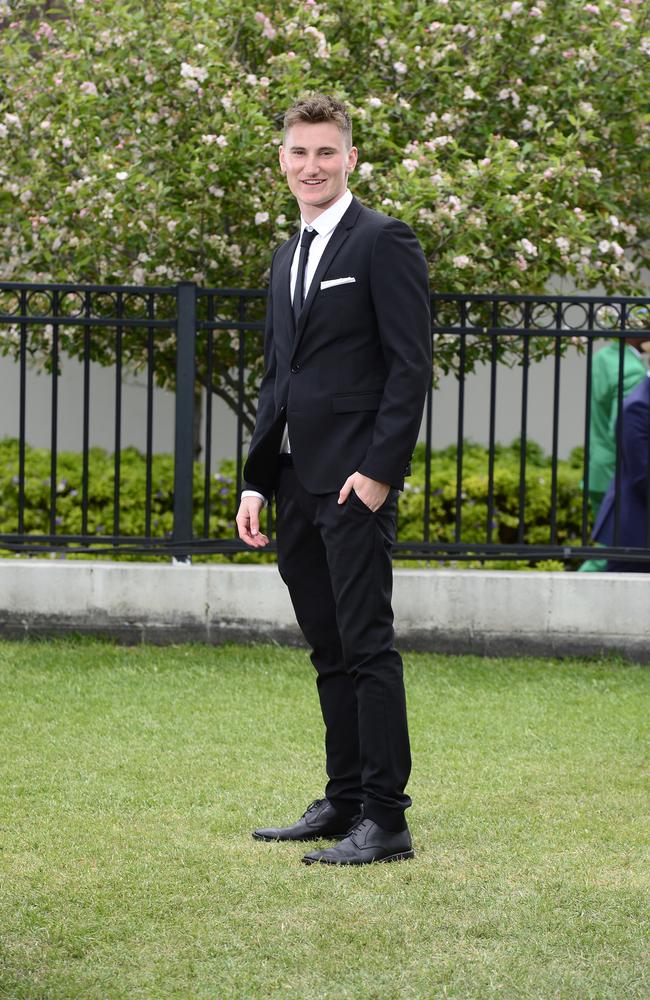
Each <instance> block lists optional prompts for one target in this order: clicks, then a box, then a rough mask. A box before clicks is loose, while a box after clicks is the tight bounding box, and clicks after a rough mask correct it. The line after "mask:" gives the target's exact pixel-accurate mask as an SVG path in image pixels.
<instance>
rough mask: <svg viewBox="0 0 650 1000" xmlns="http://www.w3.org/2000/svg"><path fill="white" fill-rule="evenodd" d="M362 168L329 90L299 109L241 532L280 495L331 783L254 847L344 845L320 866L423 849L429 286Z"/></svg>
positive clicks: (287, 132)
mask: <svg viewBox="0 0 650 1000" xmlns="http://www.w3.org/2000/svg"><path fill="white" fill-rule="evenodd" d="M356 162H357V149H356V148H355V147H354V146H353V145H352V132H351V120H350V116H349V114H348V112H347V110H346V108H345V106H344V105H342V104H340V103H339V102H338V101H335V100H333V99H332V98H330V97H327V96H325V95H320V94H319V95H315V96H313V97H307V98H304V99H302V100H300V101H299V102H298V103H297V104H295V105H294V106H293V107H292V108H290V109H289V111H288V112H287V114H286V115H285V119H284V142H283V144H282V146H281V147H280V168H281V170H282V172H283V173H284V174H285V176H286V178H287V181H288V184H289V188H290V190H291V192H292V193H293V195H294V196H295V198H296V201H297V203H298V207H299V209H300V215H301V220H300V232H299V233H297V234H296V235H295V236H294V237H292V238H291V239H290V240H289V241H288V242H286V243H285V244H283V245H282V246H280V247H279V248H278V249H277V250H276V251H275V254H274V255H273V260H272V264H271V274H270V284H269V296H268V310H267V320H266V331H265V373H264V376H263V379H262V382H261V387H260V395H259V404H258V411H257V420H256V425H255V430H254V433H253V436H252V440H251V445H250V451H249V455H248V460H247V462H246V465H245V468H244V476H245V480H246V489H245V490H244V491H243V493H242V499H241V504H240V508H239V511H238V514H237V526H238V531H239V536H240V538H242V539H243V540H244V541H245V542H246V543H247V544H248V545H250V546H252V547H255V548H260V547H263V546H265V545H266V544H267V543H268V538H267V537H266V536H265V535H264V534H263V533H262V532H261V531H260V526H259V518H260V511H261V508H262V507H263V506H264V504H265V503H266V502H267V501H268V500H269V499H270V498H271V496H274V497H275V503H276V535H277V548H278V568H279V571H280V574H281V576H282V578H283V580H284V582H285V583H286V584H287V587H288V589H289V594H290V597H291V600H292V603H293V607H294V610H295V613H296V618H297V620H298V624H299V625H300V628H301V630H302V633H303V635H304V636H305V639H306V640H307V643H308V644H309V646H310V648H311V659H312V662H313V664H314V667H315V668H316V683H317V688H318V694H319V698H320V704H321V710H322V714H323V719H324V722H325V750H326V769H327V775H328V781H327V785H326V788H325V795H324V797H323V798H319V799H316V800H315V801H314V802H313V803H312V804H311V805H310V806H309V807H308V809H307V810H306V812H305V813H304V814H303V815H302V817H301V818H300V819H299V820H298V821H297V822H296V823H293V824H292V825H290V826H287V827H268V828H263V829H259V830H256V831H255V832H254V834H253V836H254V837H256V838H257V839H262V840H271V841H275V840H280V841H283V840H289V841H291V840H294V841H296V840H299V841H304V840H316V839H320V838H331V839H338V840H339V843H338V844H337V845H335V846H333V847H329V848H327V849H324V850H318V851H314V852H312V853H310V854H307V855H305V857H304V858H303V860H304V861H305V863H307V864H312V863H314V862H319V863H323V864H367V863H370V862H373V861H392V860H398V859H406V858H410V857H412V856H413V848H412V843H411V837H410V833H409V830H408V826H407V823H406V820H405V815H404V814H405V810H406V809H407V808H408V806H410V804H411V799H410V797H409V796H408V795H407V794H406V792H405V787H406V784H407V781H408V777H409V773H410V768H411V756H410V747H409V737H408V726H407V716H406V700H405V694H404V682H403V676H402V660H401V658H400V655H399V653H398V652H397V651H396V649H395V647H394V644H393V643H394V636H393V612H392V607H391V595H392V563H391V549H392V545H393V543H394V540H395V530H396V511H397V494H398V491H399V490H401V489H403V486H404V476H405V474H406V472H407V468H408V466H409V461H410V458H411V454H412V451H413V448H414V446H415V443H416V440H417V437H418V431H419V428H420V423H421V419H422V410H423V406H424V401H425V397H426V393H427V390H428V388H429V386H430V384H431V320H430V313H429V286H428V275H427V264H426V261H425V258H424V254H423V252H422V249H421V247H420V245H419V243H418V241H417V239H416V237H415V236H414V234H413V232H412V231H411V230H410V229H409V227H408V226H407V225H405V224H404V223H403V222H400V221H398V220H397V219H393V218H390V217H389V216H386V215H382V214H380V213H378V212H375V211H372V210H371V209H369V208H366V207H365V206H363V205H362V204H361V203H360V202H359V201H357V199H356V198H354V197H353V196H352V194H351V193H350V192H349V190H348V187H347V181H348V177H349V175H350V174H351V173H352V172H353V170H354V168H355V165H356Z"/></svg>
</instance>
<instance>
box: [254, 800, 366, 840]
mask: <svg viewBox="0 0 650 1000" xmlns="http://www.w3.org/2000/svg"><path fill="white" fill-rule="evenodd" d="M360 819H361V811H359V814H358V815H357V816H344V815H343V814H342V813H340V812H339V811H338V810H337V809H335V808H334V806H333V805H332V803H331V802H330V801H329V800H328V799H316V800H315V801H314V802H312V803H311V805H310V806H308V807H307V809H306V810H305V812H304V813H303V814H302V816H301V817H300V819H299V820H298V821H297V823H294V824H293V825H292V826H285V827H282V828H280V829H277V830H276V829H273V828H271V829H268V830H253V837H254V838H255V840H320V839H321V837H333V838H337V837H345V835H346V833H347V832H348V830H351V829H352V827H353V826H356V824H357V823H358V822H359V820H360Z"/></svg>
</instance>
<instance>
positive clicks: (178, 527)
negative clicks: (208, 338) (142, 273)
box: [173, 281, 197, 562]
mask: <svg viewBox="0 0 650 1000" xmlns="http://www.w3.org/2000/svg"><path fill="white" fill-rule="evenodd" d="M196 291H197V288H196V285H195V284H194V282H192V281H182V282H180V283H179V284H178V286H177V319H176V411H175V418H174V424H175V433H174V532H173V540H174V542H186V541H187V542H189V541H191V539H192V500H193V474H194V375H195V362H194V342H195V336H196V319H197V316H196V313H197V308H196V303H197V294H196ZM175 558H176V560H177V561H178V562H189V561H190V556H189V554H187V553H183V552H181V551H176V552H175Z"/></svg>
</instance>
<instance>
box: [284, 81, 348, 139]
mask: <svg viewBox="0 0 650 1000" xmlns="http://www.w3.org/2000/svg"><path fill="white" fill-rule="evenodd" d="M299 122H306V123H307V124H310V125H315V124H318V123H319V122H333V123H334V125H336V126H337V128H338V129H339V130H340V132H341V134H342V136H343V138H344V139H345V142H346V145H347V146H348V148H349V147H351V146H352V119H351V118H350V114H349V112H348V109H347V108H346V106H345V104H342V103H341V102H340V101H337V100H335V99H334V98H333V97H329V96H328V95H327V94H312V95H310V96H308V97H301V98H300V99H299V100H298V101H296V103H295V104H293V105H292V106H291V107H290V108H289V110H288V111H287V112H286V114H285V116H284V134H285V136H286V134H287V132H288V131H289V129H290V128H291V126H292V125H297V124H298V123H299Z"/></svg>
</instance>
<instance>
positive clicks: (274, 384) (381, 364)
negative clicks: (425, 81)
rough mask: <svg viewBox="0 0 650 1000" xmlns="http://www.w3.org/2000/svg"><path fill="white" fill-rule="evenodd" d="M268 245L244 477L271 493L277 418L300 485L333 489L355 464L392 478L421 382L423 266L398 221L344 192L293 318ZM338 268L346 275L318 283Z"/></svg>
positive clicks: (426, 375)
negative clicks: (257, 378) (261, 356)
mask: <svg viewBox="0 0 650 1000" xmlns="http://www.w3.org/2000/svg"><path fill="white" fill-rule="evenodd" d="M297 241H298V234H296V235H295V236H293V237H292V238H291V239H290V240H288V241H287V242H286V243H284V244H283V245H282V246H281V247H279V248H278V250H276V252H275V254H274V256H273V262H272V265H271V277H270V287H269V297H268V309H267V319H266V332H265V374H264V377H263V379H262V383H261V388H260V397H259V404H258V411H257V420H256V425H255V431H254V433H253V437H252V440H251V446H250V452H249V456H248V460H247V462H246V465H245V467H244V477H245V479H246V484H247V487H248V488H249V489H256V490H258V491H259V492H260V493H263V494H264V495H265V496H267V497H268V496H270V495H271V493H272V492H273V488H274V485H275V482H276V477H277V470H278V453H279V447H280V442H281V439H282V434H283V431H284V427H285V424H287V425H288V428H289V440H290V443H291V454H292V458H293V463H294V469H295V473H296V475H297V477H298V479H299V480H300V482H301V483H302V485H303V486H304V487H305V489H307V490H308V491H309V492H311V493H330V492H338V490H339V489H340V488H341V486H342V485H343V483H344V482H345V480H346V479H347V477H348V476H349V475H350V474H351V473H353V472H355V471H357V470H358V471H359V472H361V473H363V474H364V475H366V476H369V477H370V478H372V479H376V480H378V481H380V482H384V483H388V484H390V485H391V486H394V487H396V488H397V489H402V488H403V486H404V474H405V471H406V468H407V465H408V463H409V461H410V458H411V454H412V451H413V448H414V446H415V443H416V441H417V436H418V431H419V428H420V422H421V419H422V409H423V405H424V400H425V396H426V392H427V389H428V387H429V385H430V383H431V319H430V314H429V286H428V277H427V266H426V261H425V258H424V254H423V253H422V249H421V247H420V244H419V243H418V241H417V239H416V237H415V236H414V234H413V232H412V231H411V230H410V229H409V227H408V226H407V225H405V224H404V223H403V222H399V221H398V220H397V219H392V218H390V217H388V216H385V215H382V214H380V213H379V212H374V211H371V210H370V209H368V208H365V207H364V206H362V205H361V204H360V203H359V202H358V201H357V200H356V199H354V198H353V199H352V203H351V204H350V207H349V208H348V210H347V211H346V213H345V215H344V216H343V218H342V219H341V221H340V223H339V224H338V226H337V227H336V229H335V230H334V232H333V233H332V236H331V237H330V240H329V242H328V244H327V246H326V248H325V251H324V253H323V256H322V258H321V260H320V262H319V265H318V268H317V270H316V273H315V275H314V277H313V280H312V282H311V284H310V286H309V290H308V293H307V297H306V299H305V304H304V306H303V309H302V312H301V314H300V319H299V322H298V328H297V329H295V328H294V319H293V311H292V306H291V298H290V271H291V262H292V259H293V256H294V252H295V249H296V244H297ZM338 278H346V279H353V280H346V281H345V282H341V283H335V284H325V286H324V287H323V286H322V285H321V282H326V283H327V282H333V281H335V279H338Z"/></svg>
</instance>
